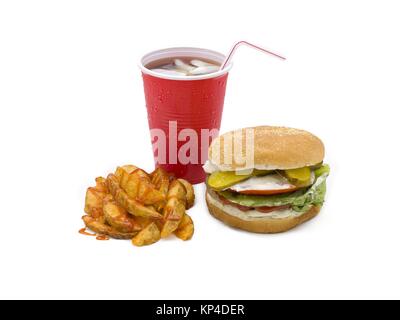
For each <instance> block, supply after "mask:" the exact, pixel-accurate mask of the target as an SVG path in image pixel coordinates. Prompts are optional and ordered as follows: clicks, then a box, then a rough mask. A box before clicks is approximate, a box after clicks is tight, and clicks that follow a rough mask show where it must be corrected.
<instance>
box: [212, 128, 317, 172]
mask: <svg viewBox="0 0 400 320" xmlns="http://www.w3.org/2000/svg"><path fill="white" fill-rule="evenodd" d="M253 133H254V134H253ZM246 141H247V148H246ZM252 143H253V145H254V157H251V154H249V155H247V156H248V158H247V159H250V161H246V160H245V159H246V150H247V149H249V148H250V152H251V144H252ZM232 146H233V147H232ZM324 154H325V149H324V144H323V143H322V141H321V140H320V139H319V138H318V137H316V136H314V135H313V134H311V133H309V132H307V131H304V130H299V129H293V128H286V127H271V126H260V127H252V128H243V129H239V130H235V131H230V132H227V133H225V134H223V135H221V136H219V137H218V138H216V139H214V140H213V141H212V143H211V145H210V148H209V152H208V158H209V160H210V162H211V164H212V165H214V166H217V167H218V169H219V170H221V171H235V170H246V169H253V168H256V169H267V170H285V169H296V168H302V167H306V166H312V165H315V164H318V163H320V162H322V161H323V160H324Z"/></svg>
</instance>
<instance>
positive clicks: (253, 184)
mask: <svg viewBox="0 0 400 320" xmlns="http://www.w3.org/2000/svg"><path fill="white" fill-rule="evenodd" d="M294 188H296V186H295V185H293V184H291V183H289V182H288V181H287V180H286V179H285V178H284V177H282V176H281V175H279V174H269V175H266V176H261V177H251V178H250V179H247V180H245V181H242V182H239V183H237V184H235V185H233V186H231V187H229V188H227V189H231V190H234V191H236V192H240V191H246V190H287V189H294Z"/></svg>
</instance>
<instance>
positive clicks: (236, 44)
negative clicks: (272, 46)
mask: <svg viewBox="0 0 400 320" xmlns="http://www.w3.org/2000/svg"><path fill="white" fill-rule="evenodd" d="M241 45H246V46H249V47H251V48H253V49H256V50H259V51H261V52H264V53H267V54H270V55H272V56H274V57H276V58H279V59H282V60H286V58H285V57H283V56H281V55H279V54H277V53H274V52H272V51H269V50H267V49H264V48H261V47H260V46H256V45H255V44H252V43H250V42H247V41H243V40H242V41H239V42H236V43H235V44H234V45H233V47H232V49H231V50H230V51H229V54H228V55H227V56H226V58H225V61H224V62H223V63H222V65H221V68H220V69H219V70H223V69H224V68H225V67H226V66H227V65H228V64H229V62H230V61H231V60H232V57H233V55H234V53H235V51H236V49H237V48H239V47H240V46H241Z"/></svg>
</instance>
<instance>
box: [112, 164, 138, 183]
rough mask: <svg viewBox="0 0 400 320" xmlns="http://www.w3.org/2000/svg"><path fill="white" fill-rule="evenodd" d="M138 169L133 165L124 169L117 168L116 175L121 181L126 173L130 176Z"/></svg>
mask: <svg viewBox="0 0 400 320" xmlns="http://www.w3.org/2000/svg"><path fill="white" fill-rule="evenodd" d="M136 169H137V167H136V166H133V165H131V164H128V165H125V166H122V167H117V170H115V175H116V177H117V178H118V181H120V180H121V177H122V175H123V174H124V173H127V174H130V173H131V172H133V171H135V170H136Z"/></svg>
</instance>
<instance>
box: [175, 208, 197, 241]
mask: <svg viewBox="0 0 400 320" xmlns="http://www.w3.org/2000/svg"><path fill="white" fill-rule="evenodd" d="M193 233H194V224H193V220H192V218H191V217H190V216H189V215H188V214H185V215H184V216H183V218H182V221H181V223H180V224H179V227H178V229H176V230H175V232H174V234H175V235H176V236H177V237H178V238H179V239H181V240H183V241H187V240H190V239H191V238H192V237H193Z"/></svg>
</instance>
